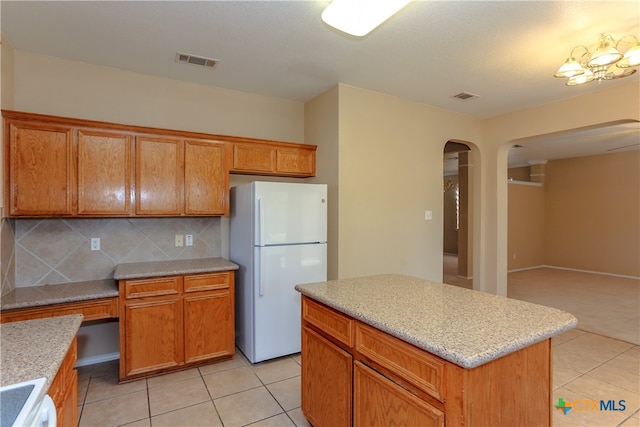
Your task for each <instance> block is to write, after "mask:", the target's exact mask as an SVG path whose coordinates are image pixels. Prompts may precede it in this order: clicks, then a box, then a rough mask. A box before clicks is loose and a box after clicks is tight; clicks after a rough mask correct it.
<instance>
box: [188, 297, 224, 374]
mask: <svg viewBox="0 0 640 427" xmlns="http://www.w3.org/2000/svg"><path fill="white" fill-rule="evenodd" d="M233 313H234V310H233V298H232V293H231V291H230V290H229V289H225V290H219V291H213V292H194V293H192V294H185V295H184V353H185V354H184V357H185V362H186V363H191V362H198V361H200V360H206V359H213V358H217V357H222V356H231V355H233V353H234V351H235V348H234V346H235V333H234V321H235V319H234V315H233Z"/></svg>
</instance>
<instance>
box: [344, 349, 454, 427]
mask: <svg viewBox="0 0 640 427" xmlns="http://www.w3.org/2000/svg"><path fill="white" fill-rule="evenodd" d="M353 425H354V427H359V426H416V427H427V426H443V425H444V413H443V412H441V411H439V410H438V409H436V408H434V407H433V406H431V405H429V404H428V403H426V402H424V401H423V400H420V399H419V398H418V397H416V396H414V395H413V394H411V393H409V392H408V391H407V390H405V389H404V388H402V387H400V386H398V385H397V384H395V383H394V382H392V381H391V380H389V379H387V378H385V377H383V376H382V375H380V374H379V373H378V372H376V371H374V370H373V369H371V368H369V367H367V366H365V365H364V364H362V363H360V362H355V363H354V377H353Z"/></svg>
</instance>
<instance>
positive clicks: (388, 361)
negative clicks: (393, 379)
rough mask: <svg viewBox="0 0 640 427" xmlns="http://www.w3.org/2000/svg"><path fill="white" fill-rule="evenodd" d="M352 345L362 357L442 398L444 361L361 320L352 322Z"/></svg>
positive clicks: (439, 398) (437, 397) (441, 399)
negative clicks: (353, 327)
mask: <svg viewBox="0 0 640 427" xmlns="http://www.w3.org/2000/svg"><path fill="white" fill-rule="evenodd" d="M355 348H356V351H358V352H359V353H360V354H361V355H362V356H364V357H366V358H367V359H369V360H371V361H373V362H375V363H377V364H379V365H380V366H381V367H383V368H387V369H389V370H390V371H392V372H393V373H394V374H396V375H397V376H399V377H400V378H401V379H403V380H405V381H407V382H409V383H411V384H412V385H414V386H416V387H418V388H419V389H420V390H422V391H424V392H426V393H428V394H429V395H431V396H433V397H435V398H436V399H438V400H440V401H443V399H444V396H443V393H444V387H443V375H444V368H445V362H444V361H443V360H441V359H439V358H437V357H435V356H431V355H429V354H427V353H426V352H425V351H424V350H421V349H418V348H416V347H414V346H412V345H411V344H408V343H406V342H404V341H401V340H399V339H397V338H395V337H392V336H390V335H388V334H386V333H384V332H381V331H379V330H377V329H374V328H372V327H370V326H367V325H365V324H363V323H360V322H356V325H355Z"/></svg>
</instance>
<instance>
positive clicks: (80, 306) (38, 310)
mask: <svg viewBox="0 0 640 427" xmlns="http://www.w3.org/2000/svg"><path fill="white" fill-rule="evenodd" d="M68 314H82V316H83V318H82V321H83V322H89V321H91V320H99V319H111V318H117V317H118V298H117V297H113V298H101V299H97V300H87V301H78V302H71V303H66V304H55V305H47V306H43V307H35V308H24V309H16V310H12V311H3V312H2V314H1V315H0V319H2V323H5V322H16V321H19V320H29V319H42V318H44V317H55V316H65V315H68Z"/></svg>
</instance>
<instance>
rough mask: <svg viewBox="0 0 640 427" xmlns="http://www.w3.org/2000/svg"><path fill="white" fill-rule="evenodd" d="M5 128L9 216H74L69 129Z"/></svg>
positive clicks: (12, 125)
mask: <svg viewBox="0 0 640 427" xmlns="http://www.w3.org/2000/svg"><path fill="white" fill-rule="evenodd" d="M8 126H9V153H8V154H9V188H8V189H7V192H8V203H9V212H10V214H11V215H71V214H73V213H74V209H75V206H74V197H75V170H74V166H73V162H74V144H73V133H72V130H71V128H68V127H65V126H57V125H52V124H47V123H34V122H20V121H15V122H10V123H9V125H8Z"/></svg>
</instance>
